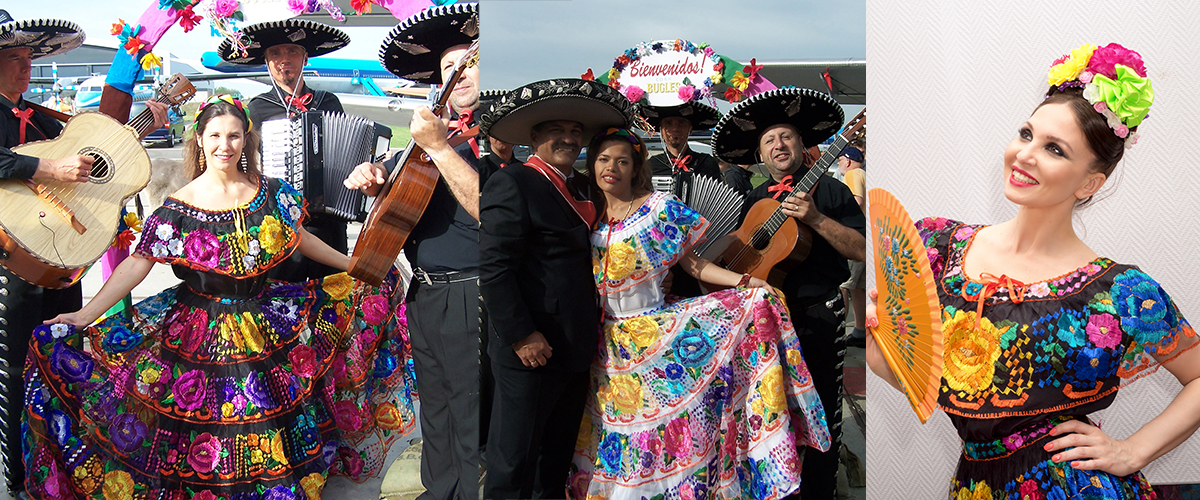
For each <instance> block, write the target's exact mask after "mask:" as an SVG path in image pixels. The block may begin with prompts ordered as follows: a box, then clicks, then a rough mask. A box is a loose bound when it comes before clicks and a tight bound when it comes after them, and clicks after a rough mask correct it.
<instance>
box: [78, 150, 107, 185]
mask: <svg viewBox="0 0 1200 500" xmlns="http://www.w3.org/2000/svg"><path fill="white" fill-rule="evenodd" d="M79 154H81V155H84V156H90V157H92V159H93V160H95V162H94V163H92V171H91V173H90V174H88V182H91V183H93V184H104V183H105V182H108V181H110V180H112V177H113V169H112V158H110V157H109V156H108V154H107V153H105V152H104V151H102V150H100V149H97V148H92V147H89V148H84V149H83V150H82V151H80V152H79Z"/></svg>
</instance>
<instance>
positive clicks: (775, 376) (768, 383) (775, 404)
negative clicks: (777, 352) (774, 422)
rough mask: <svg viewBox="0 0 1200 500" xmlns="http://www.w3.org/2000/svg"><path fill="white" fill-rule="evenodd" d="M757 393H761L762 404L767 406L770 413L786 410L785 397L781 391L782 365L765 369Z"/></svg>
mask: <svg viewBox="0 0 1200 500" xmlns="http://www.w3.org/2000/svg"><path fill="white" fill-rule="evenodd" d="M758 393H759V394H761V395H762V399H763V404H765V405H766V406H767V410H770V411H771V412H772V413H780V412H782V411H784V410H787V399H786V398H785V397H784V392H783V367H782V366H779V365H775V366H772V367H770V368H768V369H767V374H766V375H763V379H762V383H761V384H760V385H759V386H758Z"/></svg>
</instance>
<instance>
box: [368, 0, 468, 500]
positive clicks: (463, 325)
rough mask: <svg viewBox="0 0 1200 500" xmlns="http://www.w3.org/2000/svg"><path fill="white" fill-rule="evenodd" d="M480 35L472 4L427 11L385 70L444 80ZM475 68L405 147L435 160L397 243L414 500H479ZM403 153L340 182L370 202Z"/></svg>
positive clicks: (385, 52)
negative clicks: (415, 412)
mask: <svg viewBox="0 0 1200 500" xmlns="http://www.w3.org/2000/svg"><path fill="white" fill-rule="evenodd" d="M478 38H479V8H478V4H475V3H466V4H453V5H446V6H440V7H433V8H430V9H427V10H424V11H422V12H419V13H417V14H415V15H413V16H412V17H410V18H408V19H406V20H404V21H402V22H401V23H400V24H399V25H397V26H396V27H395V29H393V30H392V31H391V33H389V34H388V36H387V37H385V38H384V40H383V47H382V48H381V49H380V51H379V58H380V61H381V62H382V63H383V66H384V68H387V70H388V71H390V72H392V73H393V74H395V75H396V76H399V77H401V78H406V79H409V80H413V81H416V82H420V83H430V84H436V83H442V82H443V81H444V80H445V79H447V78H448V77H449V76H450V75H451V74H452V72H453V70H454V69H455V65H456V62H458V61H459V60H460V59H462V56H463V55H464V54H466V53H468V51H469V49H470V46H471V44H472V43H473V42H475V41H476V40H478ZM478 83H479V67H478V66H477V65H473V64H472V65H469V66H468V67H465V68H464V69H462V71H461V78H460V79H459V80H458V83H456V84H455V85H454V87H453V88H447V89H444V90H443V91H444V92H449V93H450V97H449V99H448V101H447V102H448V103H449V107H450V109H451V110H452V111H453V112H454V113H455V115H456V116H455V120H454V121H453V122H451V123H450V124H449V125H447V124H446V123H445V122H443V120H442V118H440V117H438V116H435V115H434V114H433V113H432V112H431V111H430V109H429V108H418V109H417V110H416V111H415V112H414V113H413V119H412V124H411V127H410V130H411V132H412V140H413V141H414V142H416V144H417V145H418V146H420V147H421V149H423V150H424V151H425V153H426V154H428V155H429V157H430V158H432V159H433V163H434V165H435V166H436V167H437V169H438V173H439V174H440V180H439V181H438V183H437V185H436V187H435V188H434V191H433V194H432V196H431V197H430V200H429V205H428V206H427V207H426V208H425V212H424V213H422V214H421V218H420V220H419V221H417V224H416V226H415V227H414V228H413V230H412V233H411V234H410V235H409V237H408V240H407V241H406V242H405V244H404V255H405V257H406V258H407V259H408V261H409V263H410V264H411V265H412V268H413V282H412V283H411V284H410V287H409V290H408V295H407V297H406V298H405V303H406V304H407V315H408V328H409V333H410V334H409V338H410V339H411V341H412V348H413V349H412V351H413V361H414V363H415V365H416V370H417V380H418V381H419V382H418V384H420V385H419V390H420V392H421V417H420V418H421V435H422V438H423V440H424V441H423V443H422V449H421V483H422V484H423V485H424V486H425V492H424V493H422V494H421V496H420V497H419V498H421V499H476V498H478V496H479V445H480V442H479V426H480V421H479V419H480V416H479V414H480V401H479V390H480V379H479V365H480V351H479V343H480V339H479V315H480V302H479V221H478V217H479V182H480V181H479V179H480V178H481V177H483V176H484V173H483V172H481V170H482V169H483V168H486V167H485V166H481V164H480V162H479V145H478V142H476V141H475V139H474V138H471V139H469V140H466V141H465V142H462V143H460V144H459V145H457V146H451V145H450V136H451V135H462V134H460V133H459V132H460V131H465V130H470V129H472V128H473V126H474V122H473V120H474V115H475V114H476V110H477V109H478V107H479V85H478ZM400 157H401V155H396V156H393V157H392V159H390V160H389V161H388V162H385V163H384V164H379V163H363V164H361V165H359V166H358V167H357V168H356V169H355V170H354V172H352V173H351V174H350V176H349V178H347V179H346V182H345V185H346V187H348V188H351V189H363V190H364V191H365V192H366V193H367V194H368V195H372V196H373V195H375V194H378V192H379V191H380V189H381V186H382V184H383V182H384V180H385V179H386V178H387V176H388V171H390V170H393V169H395V168H396V163H397V162H398V160H399V158H400Z"/></svg>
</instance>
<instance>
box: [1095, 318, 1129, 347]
mask: <svg viewBox="0 0 1200 500" xmlns="http://www.w3.org/2000/svg"><path fill="white" fill-rule="evenodd" d="M1087 336H1088V340H1089V341H1091V343H1093V344H1096V347H1100V348H1104V349H1112V348H1114V347H1117V346H1118V345H1121V323H1120V322H1119V321H1118V320H1117V317H1116V316H1113V315H1111V314H1093V315H1092V316H1091V317H1089V318H1088V324H1087Z"/></svg>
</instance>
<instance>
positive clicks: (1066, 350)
mask: <svg viewBox="0 0 1200 500" xmlns="http://www.w3.org/2000/svg"><path fill="white" fill-rule="evenodd" d="M1048 83H1049V84H1050V85H1051V88H1050V90H1049V92H1048V93H1047V95H1046V98H1045V100H1044V101H1043V102H1042V103H1041V104H1040V105H1038V107H1037V108H1036V109H1035V110H1034V112H1033V115H1032V116H1030V117H1029V119H1028V120H1027V121H1026V122H1025V123H1024V124H1022V125H1021V126H1020V128H1019V129H1018V130H1017V134H1016V137H1015V138H1014V139H1013V140H1012V142H1011V143H1009V145H1008V147H1007V148H1006V149H1005V151H1004V176H1005V183H1004V195H1005V197H1006V198H1008V200H1009V201H1012V202H1013V203H1016V204H1017V205H1018V206H1019V210H1018V212H1017V215H1016V217H1014V218H1013V219H1011V220H1008V221H1006V222H1003V223H1000V224H997V225H994V226H987V225H971V224H964V223H961V222H957V221H951V220H947V219H941V218H927V219H924V220H922V221H920V222H918V223H917V228H918V229H919V231H920V233H921V235H922V237H923V239H924V241H925V244H926V246H927V247H928V248H929V260H930V264H931V266H932V268H933V274H934V278H935V279H936V282H937V284H936V287H937V290H938V296H939V298H940V300H941V305H942V318H943V326H942V329H943V335H944V336H945V354H944V367H943V376H942V382H941V390H940V397H939V400H938V403H939V405H940V406H941V408H942V409H943V410H945V411H946V413H947V414H948V415H949V416H950V420H951V421H952V422H953V423H954V425H955V428H956V429H957V430H958V434H959V437H961V438H962V440H963V454H962V458H961V459H960V460H959V465H958V470H957V472H956V473H955V477H954V480H953V482H952V483H951V488H950V497H951V498H958V499H962V498H1050V499H1065V498H1089V499H1090V498H1096V499H1100V498H1103V499H1109V498H1121V499H1134V498H1137V499H1143V498H1154V492H1153V491H1151V489H1150V485H1149V484H1148V483H1147V482H1146V479H1145V477H1144V476H1142V474H1141V473H1140V472H1139V470H1140V469H1142V468H1143V467H1145V466H1146V465H1147V464H1149V463H1150V462H1151V461H1153V460H1155V459H1156V458H1158V457H1160V456H1162V455H1163V454H1164V453H1166V452H1168V451H1170V450H1171V449H1173V448H1175V447H1176V446H1178V445H1179V444H1180V443H1182V442H1183V441H1185V440H1186V439H1187V438H1188V437H1189V436H1190V435H1191V434H1192V433H1193V432H1195V430H1196V428H1197V427H1198V426H1200V350H1197V349H1193V347H1195V346H1196V344H1197V338H1196V332H1195V331H1194V330H1193V329H1192V327H1191V326H1190V325H1189V324H1188V322H1187V321H1186V320H1185V319H1184V318H1183V317H1182V315H1181V314H1180V313H1179V310H1178V309H1177V308H1176V306H1175V304H1174V303H1172V301H1171V299H1170V297H1169V296H1168V295H1167V293H1166V292H1165V291H1163V289H1162V287H1161V286H1159V284H1158V283H1157V282H1155V281H1154V280H1153V279H1151V278H1150V277H1149V276H1147V275H1146V274H1145V273H1143V272H1142V271H1141V270H1139V269H1138V268H1137V267H1136V266H1132V265H1126V264H1117V263H1116V262H1114V261H1113V260H1111V259H1108V258H1105V257H1101V256H1099V255H1097V254H1096V252H1095V251H1093V250H1092V249H1091V248H1089V247H1088V246H1087V245H1086V244H1085V243H1084V242H1083V241H1082V240H1081V239H1080V238H1079V236H1078V235H1076V233H1075V231H1074V228H1073V226H1072V221H1071V220H1072V216H1073V214H1074V213H1075V209H1076V208H1077V207H1079V206H1082V205H1084V204H1086V203H1088V201H1089V200H1091V199H1092V196H1093V195H1094V194H1095V193H1096V192H1097V191H1098V190H1099V189H1100V188H1101V187H1102V186H1103V185H1104V183H1105V181H1106V180H1107V179H1108V178H1109V176H1110V175H1111V174H1112V172H1113V169H1114V168H1115V167H1116V165H1117V164H1118V163H1119V162H1120V161H1121V158H1122V156H1123V154H1124V150H1125V149H1126V148H1127V147H1130V146H1132V145H1133V143H1134V142H1135V141H1136V137H1137V133H1136V132H1137V128H1138V126H1139V125H1140V124H1141V123H1142V120H1143V119H1144V118H1145V117H1146V114H1147V111H1148V109H1149V106H1150V104H1151V102H1152V101H1153V99H1154V93H1153V90H1152V89H1151V86H1150V82H1149V80H1148V79H1147V77H1146V70H1145V67H1144V65H1143V63H1142V59H1141V56H1140V55H1139V54H1138V53H1136V52H1133V51H1131V50H1128V49H1126V48H1124V47H1122V46H1120V45H1117V44H1109V45H1107V46H1104V47H1099V48H1097V47H1095V46H1092V45H1084V46H1083V47H1080V48H1079V49H1076V50H1073V51H1071V54H1068V55H1066V56H1063V57H1062V58H1061V59H1059V60H1058V61H1055V64H1054V65H1053V67H1052V68H1051V70H1050V77H1049V80H1048ZM872 293H874V291H872ZM868 315H869V316H868V324H869V325H871V326H875V325H877V324H878V321H877V319H876V317H875V316H874V307H873V306H872V307H870V308H868ZM867 361H868V363H869V364H870V366H871V369H872V370H873V371H874V372H875V373H876V374H878V375H879V376H880V377H883V378H884V379H885V380H887V381H888V382H889V383H891V384H892V385H893V386H896V387H897V388H899V384H898V382H897V381H896V378H895V376H894V374H893V373H892V372H891V370H890V369H889V368H888V366H887V364H886V362H884V361H883V358H882V354H881V353H880V351H879V348H878V345H877V344H875V342H874V337H869V340H868V342H867ZM1160 365H1161V366H1163V367H1165V368H1166V369H1167V370H1168V371H1169V372H1171V374H1172V375H1174V376H1175V377H1176V378H1177V379H1178V380H1179V381H1180V382H1181V383H1182V384H1183V385H1184V388H1183V390H1182V391H1181V392H1180V393H1179V394H1178V395H1177V396H1176V397H1175V400H1174V401H1173V402H1172V403H1171V404H1170V406H1168V407H1167V409H1166V410H1164V411H1163V412H1162V414H1160V415H1158V416H1157V417H1155V418H1154V419H1153V420H1151V421H1150V422H1148V423H1147V424H1146V425H1145V426H1143V427H1142V428H1141V429H1140V430H1138V431H1137V432H1136V433H1134V434H1133V435H1131V436H1129V437H1128V438H1126V439H1115V438H1113V437H1111V436H1109V435H1108V434H1106V433H1105V432H1104V431H1102V430H1101V429H1100V428H1099V427H1098V426H1096V425H1094V424H1093V423H1092V421H1091V420H1089V418H1088V414H1090V413H1092V412H1094V411H1097V410H1100V409H1103V408H1106V407H1108V406H1109V405H1110V404H1111V403H1112V402H1113V399H1114V398H1115V397H1116V393H1117V390H1118V389H1119V388H1121V387H1123V386H1124V385H1126V384H1128V383H1130V382H1132V381H1133V380H1136V379H1137V378H1140V377H1142V376H1145V375H1147V374H1148V373H1150V372H1152V371H1154V370H1155V369H1156V368H1157V367H1158V366H1160Z"/></svg>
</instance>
